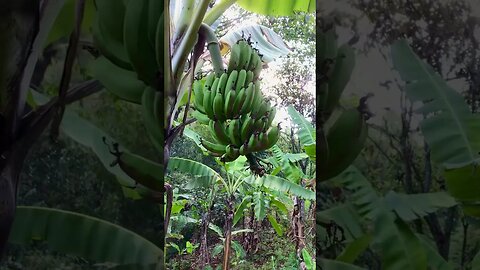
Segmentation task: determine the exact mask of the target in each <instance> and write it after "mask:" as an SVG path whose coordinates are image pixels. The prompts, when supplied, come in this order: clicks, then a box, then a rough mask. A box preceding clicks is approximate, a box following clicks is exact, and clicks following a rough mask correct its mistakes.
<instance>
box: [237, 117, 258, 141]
mask: <svg viewBox="0 0 480 270" xmlns="http://www.w3.org/2000/svg"><path fill="white" fill-rule="evenodd" d="M254 123H255V119H253V118H251V117H247V119H245V121H243V122H242V128H241V130H240V139H241V140H242V142H244V141H246V140H247V139H248V138H249V137H250V136H251V135H252V134H253V131H254Z"/></svg>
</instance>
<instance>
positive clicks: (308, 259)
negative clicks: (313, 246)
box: [302, 248, 315, 270]
mask: <svg viewBox="0 0 480 270" xmlns="http://www.w3.org/2000/svg"><path fill="white" fill-rule="evenodd" d="M302 257H303V261H304V262H305V267H306V268H307V270H315V262H314V261H313V259H312V256H311V255H310V253H308V251H307V249H306V248H303V249H302Z"/></svg>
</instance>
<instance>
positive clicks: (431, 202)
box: [383, 191, 457, 221]
mask: <svg viewBox="0 0 480 270" xmlns="http://www.w3.org/2000/svg"><path fill="white" fill-rule="evenodd" d="M383 202H384V203H385V205H387V207H389V208H390V209H392V210H393V211H395V212H396V213H397V214H398V216H399V217H400V218H401V219H403V220H405V221H411V220H415V219H417V218H421V217H423V216H426V215H427V214H430V213H433V212H435V211H437V210H438V209H440V208H447V207H452V206H455V205H456V204H457V202H456V201H455V199H453V198H452V197H451V196H450V195H448V194H447V193H445V192H435V193H424V194H402V193H396V192H394V191H390V192H389V193H388V194H387V195H386V196H385V197H384V198H383Z"/></svg>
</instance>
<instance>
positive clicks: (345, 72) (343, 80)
mask: <svg viewBox="0 0 480 270" xmlns="http://www.w3.org/2000/svg"><path fill="white" fill-rule="evenodd" d="M354 67H355V53H354V51H353V49H352V48H351V47H349V46H348V45H343V46H341V47H340V48H338V53H337V56H336V60H335V66H334V68H333V71H332V75H331V78H330V79H329V80H328V96H327V101H326V106H325V110H324V115H325V118H326V119H324V120H325V121H326V120H327V119H328V117H329V116H330V115H331V114H332V112H333V110H334V109H335V107H336V106H337V104H338V101H339V100H340V96H341V95H342V93H343V90H344V89H345V86H346V85H347V83H348V81H349V80H350V77H351V75H352V73H353V68H354Z"/></svg>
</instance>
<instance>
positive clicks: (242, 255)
mask: <svg viewBox="0 0 480 270" xmlns="http://www.w3.org/2000/svg"><path fill="white" fill-rule="evenodd" d="M231 244H232V248H233V250H234V251H235V255H236V257H237V258H239V259H243V258H245V256H246V255H247V253H246V252H245V249H243V247H242V245H240V244H239V243H238V242H237V241H232V242H231Z"/></svg>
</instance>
